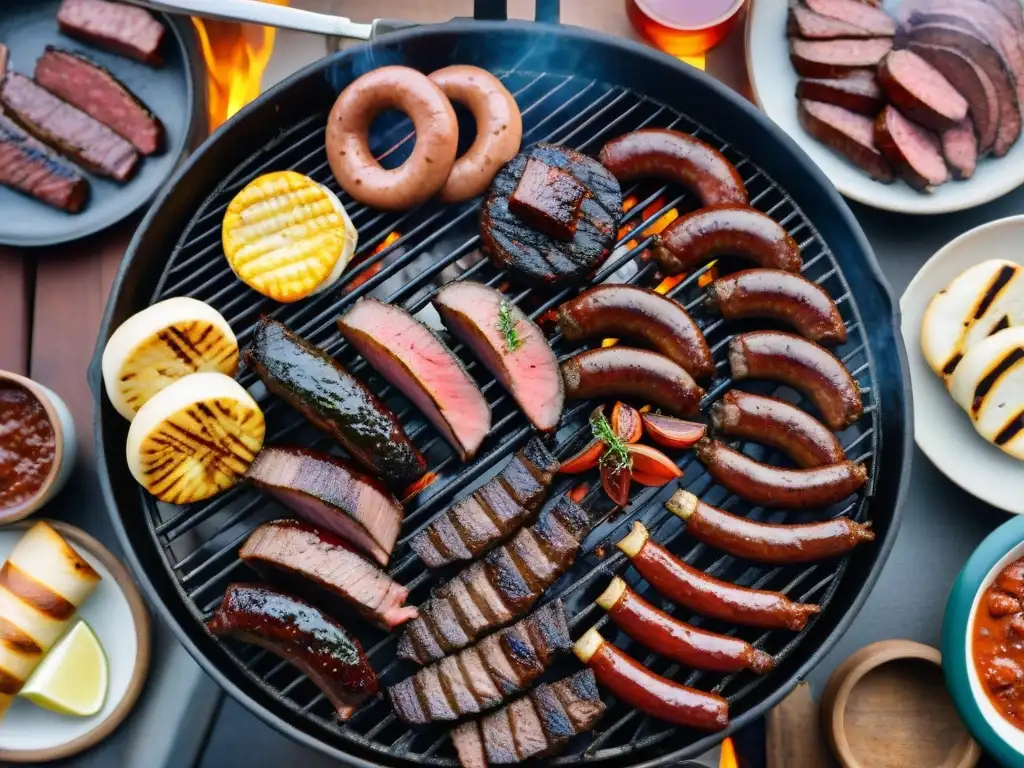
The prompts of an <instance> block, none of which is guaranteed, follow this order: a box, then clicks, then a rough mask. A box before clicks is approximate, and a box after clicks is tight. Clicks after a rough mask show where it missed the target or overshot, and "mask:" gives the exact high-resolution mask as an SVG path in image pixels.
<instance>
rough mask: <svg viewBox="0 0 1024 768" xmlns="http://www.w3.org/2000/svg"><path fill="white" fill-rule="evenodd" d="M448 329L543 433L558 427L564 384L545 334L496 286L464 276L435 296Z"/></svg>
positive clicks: (439, 311)
mask: <svg viewBox="0 0 1024 768" xmlns="http://www.w3.org/2000/svg"><path fill="white" fill-rule="evenodd" d="M434 307H435V308H436V309H437V311H438V313H439V314H440V315H441V320H442V321H444V324H445V327H446V328H447V329H448V330H449V332H450V333H451V334H452V335H453V336H455V337H456V338H458V339H459V340H460V341H462V342H463V343H465V344H466V346H468V347H469V348H470V349H472V350H473V354H474V355H476V356H477V357H478V358H479V359H480V362H482V363H483V364H484V367H485V368H487V370H488V371H490V372H491V374H492V375H493V376H494V377H495V378H496V379H497V380H498V381H499V382H501V385H502V386H503V387H504V388H505V389H506V390H507V391H508V392H509V394H511V395H512V397H514V398H515V401H516V402H517V403H518V404H519V408H520V409H521V410H522V411H523V413H524V414H526V418H527V419H529V420H530V423H531V424H533V426H535V427H536V428H537V429H538V430H540V431H541V432H550V431H552V430H553V429H555V427H557V426H558V421H559V419H561V417H562V407H563V406H564V405H565V388H564V386H563V385H562V374H561V372H560V371H559V369H558V360H557V359H556V358H555V353H554V352H553V351H552V350H551V347H549V346H548V343H547V340H546V339H545V338H544V333H543V331H541V329H540V328H538V327H537V324H536V323H534V322H533V320H531V319H530V318H529V316H527V315H526V314H524V313H523V312H522V310H520V309H519V308H518V307H516V306H515V305H514V304H512V303H511V302H509V301H508V300H507V299H506V298H505V297H504V295H502V293H501V292H500V291H496V290H495V289H494V288H491V287H489V286H486V285H483V284H481V283H474V282H472V281H468V280H460V281H458V282H454V283H449V284H448V285H446V286H444V287H443V288H442V289H441V290H440V291H438V292H437V295H435V296H434Z"/></svg>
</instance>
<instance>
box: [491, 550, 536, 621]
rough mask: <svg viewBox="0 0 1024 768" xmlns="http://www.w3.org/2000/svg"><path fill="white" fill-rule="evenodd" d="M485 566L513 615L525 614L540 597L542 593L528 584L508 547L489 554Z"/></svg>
mask: <svg viewBox="0 0 1024 768" xmlns="http://www.w3.org/2000/svg"><path fill="white" fill-rule="evenodd" d="M484 565H485V568H486V569H487V575H488V576H489V577H490V581H491V583H492V584H493V585H494V586H495V588H496V589H497V590H498V594H500V595H501V597H502V600H504V601H505V604H506V605H507V606H509V608H510V609H511V610H512V613H514V614H516V615H519V614H521V613H523V612H524V611H526V610H528V609H529V608H530V606H531V605H533V603H534V601H536V599H537V598H538V597H540V593H539V592H538V591H535V590H536V588H535V587H534V586H531V585H530V584H529V582H527V580H526V577H525V576H524V575H523V573H522V572H521V571H520V570H519V568H518V567H517V566H516V563H515V560H514V559H513V558H512V556H511V554H510V553H509V551H508V549H507V548H506V547H502V548H501V549H496V550H494V551H493V552H491V553H489V554H488V555H487V558H486V559H485V560H484Z"/></svg>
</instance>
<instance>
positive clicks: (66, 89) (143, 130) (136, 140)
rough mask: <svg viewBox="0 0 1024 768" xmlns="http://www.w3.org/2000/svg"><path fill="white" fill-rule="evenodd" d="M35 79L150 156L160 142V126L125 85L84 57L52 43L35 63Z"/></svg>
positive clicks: (161, 130) (157, 148)
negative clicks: (56, 46)
mask: <svg viewBox="0 0 1024 768" xmlns="http://www.w3.org/2000/svg"><path fill="white" fill-rule="evenodd" d="M34 77H35V81H36V82H37V83H39V84H40V85H41V86H43V88H45V89H46V90H48V91H50V93H53V94H55V95H56V96H59V97H60V98H62V99H64V101H66V102H67V103H68V104H71V105H72V106H75V107H78V108H79V109H80V110H82V111H83V112H85V113H86V114H87V115H91V116H92V117H94V118H96V119H97V120H99V121H100V122H101V123H103V124H104V125H105V126H107V127H108V128H110V129H111V130H113V131H114V132H115V133H117V134H118V135H119V136H122V137H123V138H125V139H127V140H128V141H130V142H131V143H132V144H133V145H134V146H135V148H136V149H137V150H139V152H141V153H142V154H144V155H152V154H153V153H154V152H156V151H157V150H159V149H160V145H161V143H162V142H163V133H164V127H163V125H162V124H161V123H160V121H159V120H157V119H156V117H154V116H153V114H152V113H151V112H150V111H149V110H148V109H147V108H146V105H145V104H143V103H142V102H141V101H139V99H138V98H137V97H136V96H135V95H134V94H132V92H131V91H129V90H128V88H127V87H126V86H125V85H124V84H123V83H121V82H120V81H119V80H118V79H117V78H116V77H114V76H113V75H112V74H110V73H109V72H108V71H107V70H105V69H104V68H103V67H101V66H100V65H99V64H96V63H94V62H92V61H90V60H89V59H87V58H86V57H85V56H82V55H81V54H78V53H72V52H71V51H62V50H61V49H60V48H55V47H53V46H52V45H51V46H47V48H46V53H44V54H43V55H42V57H40V59H39V61H37V62H36V70H35V75H34Z"/></svg>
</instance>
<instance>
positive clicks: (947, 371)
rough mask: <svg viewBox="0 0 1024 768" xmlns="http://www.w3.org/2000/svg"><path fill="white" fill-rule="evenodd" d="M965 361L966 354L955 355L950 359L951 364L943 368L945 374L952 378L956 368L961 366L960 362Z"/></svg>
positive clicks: (958, 353)
mask: <svg viewBox="0 0 1024 768" xmlns="http://www.w3.org/2000/svg"><path fill="white" fill-rule="evenodd" d="M963 359H964V353H963V352H957V353H956V354H955V355H953V356H952V357H951V358H949V362H948V363H946V364H945V365H944V366H943V367H942V372H943V373H944V374H946V375H947V376H952V375H953V371H955V370H956V367H957V366H958V365H960V361H961V360H963Z"/></svg>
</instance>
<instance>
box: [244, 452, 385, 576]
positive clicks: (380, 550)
mask: <svg viewBox="0 0 1024 768" xmlns="http://www.w3.org/2000/svg"><path fill="white" fill-rule="evenodd" d="M246 478H247V479H248V480H249V482H250V483H252V484H253V485H255V486H256V487H257V488H259V489H260V490H263V491H267V492H268V493H270V494H272V495H273V496H275V497H277V498H278V499H280V500H281V502H282V503H284V504H285V506H287V507H288V508H289V509H290V510H292V511H293V512H295V514H297V515H299V517H302V518H304V519H305V520H308V521H309V522H310V523H312V524H313V525H315V526H317V527H318V528H320V529H321V530H325V531H330V532H331V533H333V534H335V535H337V536H340V537H341V538H343V539H345V540H346V541H347V542H349V543H350V544H352V545H353V546H355V547H356V548H357V549H360V550H362V551H363V552H366V553H367V554H368V555H370V556H371V557H373V558H374V559H375V560H376V561H377V562H378V563H380V564H381V565H387V564H388V558H389V557H390V556H391V551H392V550H393V549H394V548H395V540H396V539H397V538H398V531H399V529H400V528H401V527H402V505H401V504H399V503H398V499H396V498H395V497H394V496H393V495H391V493H390V492H389V491H388V490H387V488H385V487H384V486H383V485H381V484H380V483H379V482H378V481H377V480H376V479H375V478H373V477H371V476H370V475H367V474H365V473H363V472H361V471H359V470H358V469H356V467H355V465H354V464H352V463H351V462H348V461H345V460H344V459H339V458H336V457H334V456H330V455H328V454H326V453H317V452H316V451H308V450H305V449H304V448H279V447H274V446H267V447H265V448H264V449H263V450H262V451H260V454H259V455H258V456H257V457H256V461H255V462H253V464H252V466H251V467H249V471H248V472H247V473H246Z"/></svg>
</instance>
